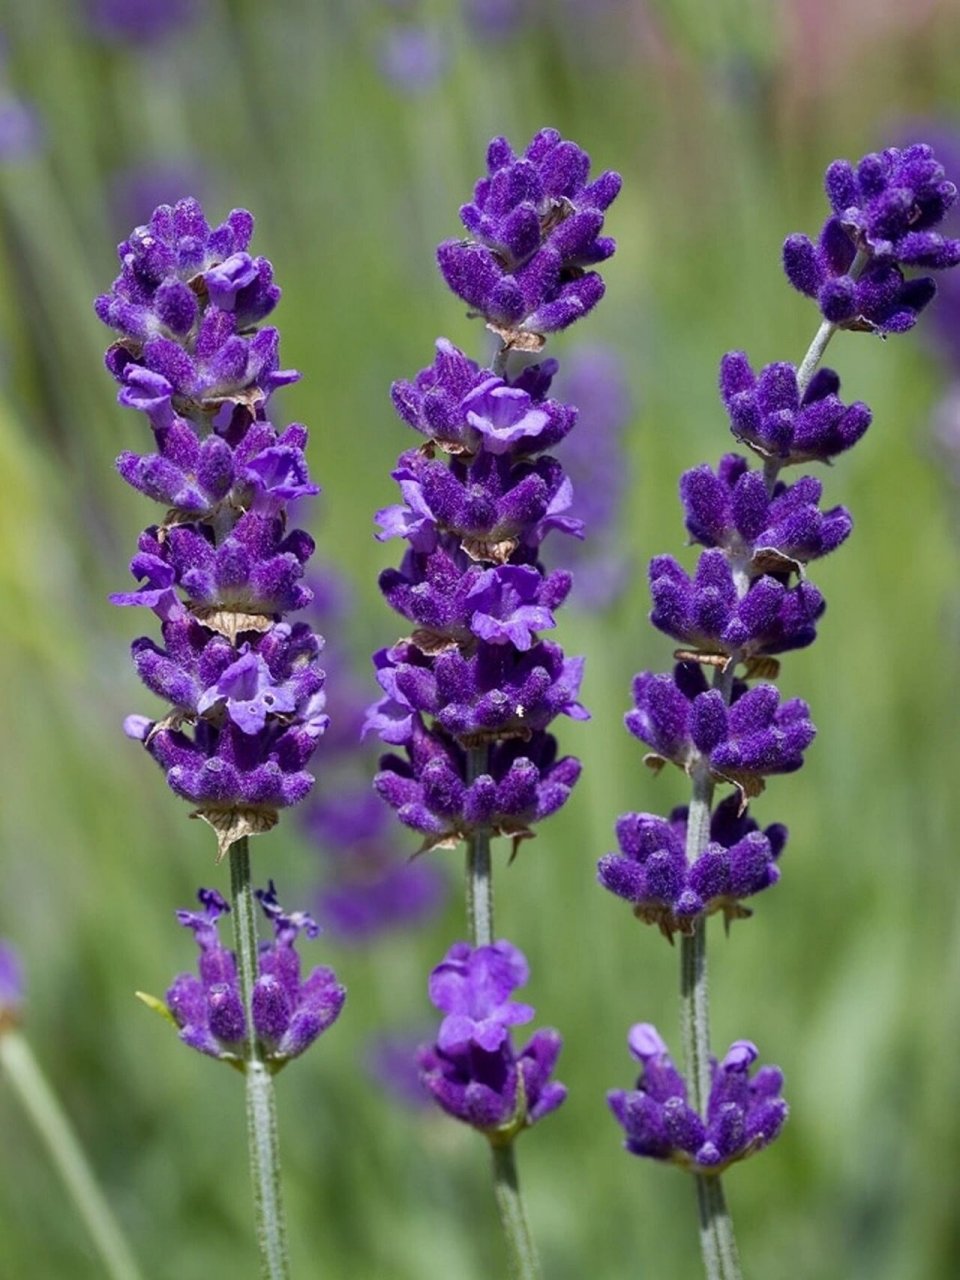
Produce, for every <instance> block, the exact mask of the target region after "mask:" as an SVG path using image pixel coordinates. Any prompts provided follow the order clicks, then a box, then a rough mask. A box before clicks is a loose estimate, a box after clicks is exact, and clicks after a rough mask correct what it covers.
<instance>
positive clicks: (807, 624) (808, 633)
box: [650, 549, 826, 662]
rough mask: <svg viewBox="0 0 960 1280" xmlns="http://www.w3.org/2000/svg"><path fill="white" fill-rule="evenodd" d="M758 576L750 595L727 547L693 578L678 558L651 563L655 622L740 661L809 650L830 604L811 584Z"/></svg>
mask: <svg viewBox="0 0 960 1280" xmlns="http://www.w3.org/2000/svg"><path fill="white" fill-rule="evenodd" d="M786 577H787V575H786V574H780V575H777V576H774V575H771V574H764V575H763V576H762V577H759V578H755V579H754V580H753V581H752V582H751V583H750V586H749V589H748V590H747V591H746V593H745V594H743V595H741V594H740V593H739V592H738V590H737V582H736V579H735V577H734V573H733V570H732V569H731V567H730V564H729V562H728V560H727V557H726V556H725V555H724V553H723V552H722V551H720V550H719V549H718V550H711V551H704V553H703V554H702V555H701V557H700V561H699V564H698V566H697V572H696V575H695V577H693V578H691V577H690V576H689V575H688V574H687V572H686V570H685V569H683V568H682V566H681V565H679V564H678V563H677V561H676V560H674V558H673V557H672V556H655V557H654V559H653V560H651V562H650V594H651V596H652V597H653V611H652V613H651V614H650V621H651V622H652V623H653V625H654V626H655V627H657V628H658V629H659V630H660V631H664V632H666V634H667V635H669V636H672V637H673V638H674V639H675V640H678V641H679V642H680V643H681V644H683V645H685V646H686V647H688V648H690V649H693V650H696V651H697V652H698V653H702V654H707V655H717V654H720V655H724V656H726V657H728V658H732V659H734V660H735V661H737V662H742V661H746V660H749V659H751V658H756V657H760V656H766V655H771V654H777V653H785V652H787V651H789V650H791V649H803V648H805V647H806V646H807V645H808V644H812V643H813V641H814V640H815V639H816V635H817V631H816V622H817V619H818V618H819V617H820V615H821V614H822V613H823V611H824V609H825V607H826V604H825V602H824V599H823V597H822V596H821V594H820V592H819V591H818V590H817V588H816V587H815V586H813V585H812V583H810V582H806V581H804V582H800V583H799V584H798V585H797V586H795V587H788V586H787V585H786V583H785V581H784V579H785V578H786Z"/></svg>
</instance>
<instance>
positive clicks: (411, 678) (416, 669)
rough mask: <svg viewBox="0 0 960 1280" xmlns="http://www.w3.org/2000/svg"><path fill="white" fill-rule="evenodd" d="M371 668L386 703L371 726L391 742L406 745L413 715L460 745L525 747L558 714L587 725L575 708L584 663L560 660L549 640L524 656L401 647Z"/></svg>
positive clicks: (481, 648) (495, 650)
mask: <svg viewBox="0 0 960 1280" xmlns="http://www.w3.org/2000/svg"><path fill="white" fill-rule="evenodd" d="M374 662H375V665H376V666H377V680H378V681H379V683H380V686H381V688H382V689H383V690H384V694H385V696H384V698H382V699H381V701H380V702H379V703H377V704H376V705H375V706H374V707H373V708H371V713H370V720H369V722H368V724H369V727H370V728H376V729H377V730H378V731H379V732H380V734H381V737H384V738H385V739H386V740H387V741H390V742H401V741H404V740H405V739H404V737H403V736H402V735H405V734H406V733H407V732H408V726H409V725H410V723H411V720H412V716H413V714H414V713H415V712H420V713H422V714H426V715H430V716H433V717H434V718H435V720H436V721H437V723H438V725H440V727H441V728H443V729H446V730H447V732H448V733H450V734H452V735H453V736H454V737H456V738H457V739H459V740H460V742H461V743H463V745H465V746H477V745H479V744H481V743H486V742H495V741H497V740H499V739H503V738H514V737H519V738H521V739H523V740H524V741H529V739H530V737H531V735H532V734H533V733H534V732H535V731H536V730H538V729H545V728H546V727H547V725H548V724H549V723H550V722H551V721H552V720H553V719H554V718H555V717H556V716H558V715H561V714H563V715H567V716H570V717H571V718H572V719H574V720H586V719H588V718H589V713H588V712H587V711H586V710H585V708H584V707H582V706H581V704H580V703H579V702H578V701H577V697H578V694H579V691H580V681H581V679H582V677H583V659H582V658H567V657H565V656H564V653H563V650H562V649H561V648H560V646H559V645H556V644H551V643H550V641H548V640H542V641H540V643H539V644H537V645H534V646H533V647H532V648H524V649H521V650H517V649H515V648H514V647H513V646H512V645H509V644H486V643H478V644H477V646H476V649H475V650H474V652H473V653H472V654H470V655H469V656H468V655H466V654H464V653H463V652H462V651H461V650H459V649H447V650H445V651H444V652H442V653H440V654H437V655H436V657H430V656H428V655H426V654H424V653H423V652H422V651H421V650H420V649H418V648H417V646H416V645H414V644H404V643H401V644H397V645H394V647H393V648H392V649H381V650H380V652H379V653H377V654H376V655H375V657H374ZM394 726H395V727H394Z"/></svg>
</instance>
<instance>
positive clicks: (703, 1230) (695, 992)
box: [680, 765, 741, 1280]
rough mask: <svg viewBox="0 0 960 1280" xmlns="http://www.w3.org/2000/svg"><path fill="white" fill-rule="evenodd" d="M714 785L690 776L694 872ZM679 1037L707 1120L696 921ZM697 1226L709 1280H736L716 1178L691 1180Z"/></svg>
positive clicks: (706, 1020)
mask: <svg viewBox="0 0 960 1280" xmlns="http://www.w3.org/2000/svg"><path fill="white" fill-rule="evenodd" d="M712 804H713V779H712V778H711V777H710V772H709V770H708V769H707V768H706V767H705V766H703V765H700V766H698V767H696V768H695V769H694V772H693V795H692V797H691V800H690V809H689V813H688V816H687V865H688V866H692V865H693V863H694V862H695V861H696V860H697V858H699V857H700V855H701V854H702V853H703V851H704V849H705V848H706V847H707V844H708V843H709V840H710V810H711V805H712ZM680 1032H681V1039H682V1043H683V1063H684V1070H685V1072H686V1076H687V1081H688V1084H689V1088H690V1105H691V1107H692V1108H693V1109H694V1111H696V1113H697V1114H698V1115H700V1116H704V1117H705V1116H706V1114H707V1106H708V1103H709V1101H710V1083H711V1081H710V992H709V985H708V975H707V922H706V919H705V918H701V919H699V920H698V921H697V923H696V926H695V928H694V931H693V933H692V934H691V935H689V937H688V936H684V937H683V938H682V939H681V943H680ZM694 1177H695V1180H696V1189H697V1210H698V1215H699V1221H700V1251H701V1253H702V1254H703V1266H704V1270H705V1272H706V1274H707V1280H740V1275H741V1272H740V1260H739V1256H738V1254H737V1243H736V1239H735V1237H734V1234H733V1220H732V1218H731V1217H730V1214H729V1212H728V1210H727V1206H726V1201H725V1198H724V1194H723V1185H722V1183H721V1181H720V1178H719V1176H718V1175H712V1176H704V1175H702V1174H695V1175H694Z"/></svg>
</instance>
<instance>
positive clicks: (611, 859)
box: [597, 795, 787, 939]
mask: <svg viewBox="0 0 960 1280" xmlns="http://www.w3.org/2000/svg"><path fill="white" fill-rule="evenodd" d="M686 839H687V809H686V807H685V806H684V807H682V808H678V809H674V810H673V812H672V813H671V814H670V817H669V818H666V819H664V818H658V817H656V816H655V815H654V814H652V813H626V814H624V815H623V816H622V817H621V818H619V819H618V821H617V841H618V843H619V845H620V853H608V854H607V855H606V857H604V858H601V859H600V861H599V863H598V864H597V878H598V880H599V881H600V883H601V884H602V885H603V887H604V888H605V889H609V890H610V892H611V893H614V894H616V895H617V897H619V898H625V899H626V900H627V901H628V902H630V903H632V904H633V911H634V915H635V916H636V917H637V919H638V920H642V921H643V922H644V923H645V924H654V925H656V926H657V927H658V928H659V929H660V931H661V933H663V934H664V936H665V937H667V938H671V939H672V937H673V934H674V933H677V932H679V933H683V934H689V933H691V932H692V930H693V928H694V925H695V924H696V922H697V920H698V919H700V918H702V917H703V916H706V915H712V914H713V913H714V912H718V911H721V912H723V916H724V920H725V922H726V923H727V924H729V922H730V921H731V920H742V919H745V918H747V917H748V916H750V915H751V914H752V912H751V911H750V910H749V909H748V908H747V907H745V906H744V905H743V901H742V900H743V899H744V898H749V897H752V896H753V895H754V894H756V893H760V892H761V891H762V890H763V889H766V888H769V886H770V885H773V884H776V883H777V881H778V880H779V879H780V871H779V869H778V867H777V860H778V859H779V857H780V854H781V853H782V852H783V848H784V845H785V844H786V840H787V829H786V827H783V826H781V825H780V824H779V823H776V824H774V825H772V826H769V827H767V828H766V830H765V831H762V832H761V831H760V829H759V827H758V826H757V824H756V823H755V822H754V821H753V819H752V818H750V817H749V816H748V815H747V812H746V810H742V811H741V807H740V800H739V797H738V796H736V795H732V796H728V797H727V799H726V800H724V801H723V802H722V803H721V804H719V805H718V806H717V808H716V809H715V810H714V813H713V816H712V819H711V823H710V841H709V843H708V844H707V846H706V848H705V849H704V850H703V852H702V853H701V854H699V855H698V857H697V858H696V859H695V860H694V861H693V863H692V864H690V865H688V864H687V857H686Z"/></svg>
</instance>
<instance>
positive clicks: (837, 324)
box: [599, 144, 960, 1280]
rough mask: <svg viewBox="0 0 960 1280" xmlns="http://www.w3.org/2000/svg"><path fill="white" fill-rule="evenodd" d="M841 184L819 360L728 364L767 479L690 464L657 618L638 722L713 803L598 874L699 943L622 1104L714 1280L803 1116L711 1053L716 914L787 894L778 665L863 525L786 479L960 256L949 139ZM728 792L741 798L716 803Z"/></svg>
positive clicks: (796, 741) (639, 1048)
mask: <svg viewBox="0 0 960 1280" xmlns="http://www.w3.org/2000/svg"><path fill="white" fill-rule="evenodd" d="M825 185H826V192H827V196H828V199H829V201H830V205H831V208H832V213H831V214H830V216H829V217H828V218H827V220H826V222H825V224H824V226H823V229H822V231H821V233H820V236H819V239H818V241H817V243H816V244H814V243H813V242H812V241H810V240H809V239H808V238H807V237H806V236H802V235H792V236H790V237H788V239H787V241H786V243H785V244H784V249H783V264H784V268H785V271H786V274H787V277H788V279H789V280H790V282H791V284H793V285H794V287H795V288H797V289H798V290H799V291H800V292H801V293H804V294H806V295H808V296H810V297H813V298H815V299H816V301H817V303H818V306H819V309H820V314H821V317H822V322H821V324H820V327H819V329H818V331H817V333H816V335H815V337H814V339H813V342H812V343H811V345H810V348H809V350H808V351H807V353H806V355H805V356H804V358H803V360H802V361H801V363H800V365H799V367H794V366H793V365H792V364H787V363H776V364H770V365H767V366H766V368H764V369H763V370H762V371H761V372H760V373H759V374H756V373H755V372H754V370H753V369H752V368H751V366H750V363H749V361H748V359H747V357H746V356H745V355H744V354H743V353H742V352H730V353H728V354H727V355H726V356H724V358H723V361H722V364H721V369H720V391H721V396H722V398H723V402H724V405H725V407H726V410H727V413H728V415H729V418H730V423H731V430H732V432H733V435H734V437H735V438H736V439H737V441H738V442H739V443H741V444H743V445H746V446H747V447H748V448H749V449H750V450H752V451H753V453H754V454H756V455H757V456H758V458H759V459H760V460H761V461H760V465H759V466H758V467H756V468H751V467H750V465H749V463H748V461H747V460H746V458H744V457H742V456H740V455H737V454H728V455H727V456H726V457H725V458H723V459H722V461H721V463H720V465H719V467H718V468H717V470H716V471H713V470H712V469H711V468H709V467H707V466H701V467H696V468H694V469H693V470H691V471H688V472H687V473H686V474H685V475H684V476H683V479H682V480H681V483H680V497H681V501H682V504H683V508H684V515H685V522H686V527H687V532H688V533H689V535H690V537H691V539H692V541H693V542H694V543H697V544H699V545H700V546H701V547H703V548H704V550H703V551H702V552H701V555H700V559H699V563H698V566H697V570H696V572H695V574H694V575H693V576H692V577H691V576H690V575H689V574H688V573H687V572H686V571H685V570H684V569H683V568H682V567H681V566H680V565H679V564H678V563H677V561H676V560H674V559H673V558H672V557H671V556H657V557H655V558H654V559H653V561H652V562H651V566H650V585H651V595H652V597H653V611H652V613H651V621H652V623H653V625H654V626H655V627H657V628H658V629H659V630H661V631H663V632H665V633H666V634H667V635H669V636H671V637H672V638H673V639H674V640H675V641H676V642H677V643H678V644H679V645H680V646H681V648H680V649H678V650H677V652H676V654H675V657H676V659H677V666H676V667H675V669H674V671H673V674H672V675H654V674H651V673H649V672H645V673H643V674H641V675H638V676H637V677H636V679H635V681H634V687H633V696H634V704H635V706H634V710H632V711H631V712H630V713H629V714H628V715H627V717H626V725H627V728H628V730H629V731H630V733H632V734H633V735H634V736H635V737H637V738H639V739H640V740H641V741H642V742H644V743H646V744H647V746H649V747H650V748H651V754H650V755H648V756H647V757H646V760H647V763H648V764H650V765H651V766H652V767H653V768H655V769H660V768H662V767H663V766H664V765H665V764H666V763H668V762H669V763H672V764H674V765H677V766H678V767H679V768H681V769H683V770H684V771H685V772H686V773H687V774H688V776H689V777H690V780H691V784H692V799H691V802H690V805H689V806H688V807H687V808H681V809H677V810H675V811H674V812H673V813H672V814H671V815H670V818H669V819H668V820H664V819H662V818H658V817H656V816H655V815H653V814H649V813H631V814H626V815H625V816H624V817H622V818H621V819H620V820H619V822H618V825H617V837H618V841H619V845H620V851H619V853H616V854H610V855H608V856H607V857H605V858H603V859H601V861H600V864H599V879H600V882H601V884H602V885H603V886H604V887H605V888H607V889H609V890H610V891H611V892H613V893H615V894H617V895H618V896H619V897H621V898H624V899H625V900H626V901H628V902H629V903H630V904H631V906H632V907H633V910H634V914H635V915H636V916H637V918H638V919H640V920H641V921H644V922H645V923H649V924H654V925H656V926H657V927H658V928H659V929H660V930H661V932H662V933H664V934H665V935H666V936H667V937H668V938H669V939H670V940H671V941H672V939H673V937H674V935H675V934H679V935H680V938H681V946H680V953H681V955H680V961H681V983H680V986H681V1041H682V1045H683V1059H684V1072H683V1073H681V1072H680V1071H678V1070H677V1068H676V1067H675V1066H674V1065H673V1062H672V1060H671V1058H670V1056H669V1052H668V1049H667V1046H666V1044H665V1042H664V1041H663V1040H662V1039H661V1037H660V1035H659V1033H658V1032H657V1031H656V1029H655V1028H653V1027H651V1026H650V1025H648V1024H639V1025H638V1026H636V1027H634V1028H633V1029H632V1031H631V1032H630V1036H629V1047H630V1050H631V1052H632V1054H633V1055H634V1056H635V1057H636V1058H637V1059H639V1061H640V1062H641V1064H642V1074H641V1076H640V1079H639V1080H638V1082H637V1085H636V1088H635V1089H634V1090H632V1091H626V1092H625V1091H623V1090H615V1091H613V1092H611V1093H610V1094H609V1095H608V1101H609V1104H610V1107H611V1110H612V1111H613V1114H614V1116H615V1117H616V1119H617V1121H618V1122H619V1123H620V1125H621V1126H622V1127H623V1129H624V1131H625V1133H626V1138H625V1142H624V1145H625V1147H626V1148H627V1150H628V1151H630V1152H632V1153H633V1154H635V1155H640V1156H647V1157H651V1158H653V1159H658V1160H664V1161H669V1162H672V1163H675V1164H678V1165H679V1166H680V1167H682V1168H684V1169H687V1170H688V1171H690V1172H691V1173H693V1175H694V1177H695V1180H696V1188H697V1199H698V1206H699V1218H700V1241H701V1249H702V1253H703V1259H704V1265H705V1268H706V1273H707V1275H708V1277H710V1280H716V1278H718V1277H722V1278H723V1280H733V1278H735V1277H739V1275H740V1265H739V1260H738V1254H737V1247H736V1242H735V1238H734V1233H733V1226H732V1222H731V1219H730V1215H729V1213H728V1211H727V1208H726V1204H725V1199H724V1192H723V1187H722V1183H721V1179H720V1175H721V1173H722V1172H723V1171H724V1170H725V1169H726V1168H728V1167H729V1166H730V1165H731V1164H733V1163H735V1162H736V1161H739V1160H742V1159H744V1158H746V1157H747V1156H750V1155H752V1154H754V1153H755V1152H756V1151H758V1150H760V1149H761V1148H763V1147H765V1146H766V1145H768V1143H770V1142H771V1141H773V1139H774V1138H776V1136H777V1134H778V1133H779V1132H780V1129H781V1127H782V1125H783V1122H784V1120H785V1119H786V1115H787V1106H786V1103H785V1102H784V1101H783V1099H782V1098H781V1096H780V1090H781V1086H782V1077H781V1074H780V1072H779V1070H778V1069H777V1068H775V1067H763V1068H761V1069H760V1070H758V1071H757V1072H756V1073H755V1074H754V1075H752V1076H751V1075H750V1068H751V1066H752V1065H753V1063H754V1061H755V1059H756V1057H757V1050H756V1048H755V1046H754V1045H752V1044H751V1043H750V1042H749V1041H737V1042H736V1043H735V1044H734V1045H732V1046H731V1048H730V1050H729V1051H728V1053H727V1054H726V1056H725V1057H724V1058H723V1059H722V1061H720V1062H719V1063H718V1062H717V1061H716V1060H715V1059H713V1058H712V1057H711V1053H710V1027H709V1006H708V995H707V951H706V921H707V918H708V916H710V915H712V914H722V915H723V916H724V920H725V923H729V922H730V921H731V920H735V919H742V918H745V917H747V916H749V915H750V914H751V912H750V910H749V909H748V908H747V907H746V906H745V905H744V900H745V899H748V898H751V897H752V896H753V895H755V894H757V893H759V892H761V891H762V890H763V889H765V888H767V887H768V886H770V885H772V884H774V883H776V881H777V880H778V879H779V874H780V873H779V866H778V859H779V857H780V854H781V853H782V850H783V848H784V845H785V842H786V836H787V833H786V830H785V828H783V827H782V826H779V825H773V826H769V827H767V828H766V829H765V830H764V831H761V830H760V829H759V828H758V825H757V823H756V822H755V821H754V820H753V819H752V818H751V817H750V816H749V813H748V803H749V801H750V800H752V799H753V798H754V797H756V796H758V795H759V794H760V793H761V792H762V791H763V789H764V787H765V785H766V779H767V778H768V777H771V776H774V775H776V774H779V773H790V772H792V771H794V770H796V769H799V768H800V767H801V765H802V764H803V759H804V752H805V751H806V749H807V747H808V746H809V745H810V743H811V742H812V741H813V737H814V733H815V730H814V726H813V724H812V722H811V720H810V715H809V710H808V708H807V705H806V703H805V702H804V701H803V700H802V699H800V698H791V699H788V700H781V698H780V695H779V693H778V691H777V689H776V687H775V686H774V685H773V684H771V683H767V681H770V680H772V679H774V678H775V677H776V675H777V673H778V671H779V656H778V655H780V654H783V653H786V652H789V651H791V650H794V649H799V648H803V647H805V646H807V645H809V644H811V643H812V642H813V640H814V639H815V638H816V628H817V623H818V621H819V618H820V616H821V615H822V613H823V609H824V601H823V598H822V596H821V594H820V592H819V591H818V590H817V589H816V587H814V586H813V584H812V583H811V582H810V581H809V579H808V577H807V566H808V565H809V564H810V562H811V561H813V560H816V559H818V558H819V557H821V556H824V555H827V554H829V553H830V552H831V551H833V550H835V549H836V548H837V547H839V546H840V545H841V543H843V542H844V541H845V540H846V538H847V537H848V536H849V534H850V531H851V529H852V520H851V518H850V515H849V513H848V512H847V511H846V510H845V509H844V508H843V507H834V508H832V509H830V510H827V511H824V510H822V509H821V507H820V497H821V486H820V482H819V481H818V480H816V479H815V478H814V477H812V476H802V477H801V478H800V479H799V480H796V481H794V482H793V483H792V484H788V483H786V482H785V481H783V480H781V479H780V472H781V470H782V469H783V468H785V467H788V466H792V465H797V464H801V463H809V462H824V463H830V462H832V460H833V459H834V458H835V457H836V456H837V455H839V454H840V453H842V452H843V451H845V450H846V449H849V448H850V447H851V446H853V445H854V444H856V442H857V441H858V440H859V439H860V438H861V437H862V436H863V434H864V432H865V431H866V429H867V427H868V426H869V425H870V420H871V414H870V410H869V409H868V408H867V406H866V405H864V404H861V403H854V404H851V405H845V404H844V403H843V402H842V401H841V400H840V398H839V389H840V383H839V379H838V377H837V375H836V374H835V373H834V372H833V371H832V370H830V369H826V368H819V365H820V361H821V359H822V357H823V354H824V351H825V350H826V347H827V344H828V343H829V342H830V340H831V339H832V337H833V335H834V334H835V333H836V332H837V330H838V329H847V330H853V331H861V332H871V333H876V334H879V335H880V336H886V335H887V334H889V333H900V332H904V331H906V330H907V329H909V328H911V327H912V326H913V325H914V324H915V323H916V320H917V318H918V316H919V314H920V312H921V311H922V310H923V309H924V308H925V307H926V306H927V304H928V303H929V302H930V300H931V299H932V297H933V295H934V292H935V285H934V282H933V280H932V279H931V278H930V277H928V276H920V277H907V276H906V275H905V273H904V268H905V267H906V268H910V267H927V268H934V269H940V270H942V269H945V268H949V267H953V266H956V265H957V264H958V263H960V240H951V239H949V238H945V237H943V236H942V235H941V234H940V233H939V232H938V231H936V230H935V228H936V227H937V226H938V225H939V223H940V222H941V221H942V219H943V217H944V215H945V213H946V211H947V210H948V209H949V207H950V205H951V204H952V203H953V201H954V199H955V197H956V187H955V186H954V185H953V183H951V182H948V181H947V180H946V177H945V174H944V171H943V168H942V166H941V165H940V164H939V163H938V162H937V160H936V158H935V157H934V155H933V151H932V149H931V148H930V147H929V146H925V145H920V144H918V145H914V146H909V147H906V148H904V149H902V150H899V149H897V148H889V149H887V150H886V151H884V152H881V153H879V154H875V155H868V156H865V157H864V158H863V159H862V160H861V161H860V162H859V163H858V165H857V166H856V167H855V168H854V167H853V166H851V165H850V164H848V163H847V162H846V161H836V162H835V163H833V164H832V165H830V167H829V168H828V170H827V173H826V184H825ZM710 671H712V673H713V679H712V681H710V682H708V679H707V676H706V674H705V672H710ZM755 679H759V680H760V682H759V683H756V684H752V685H751V684H750V682H751V681H752V680H755ZM723 786H726V787H731V788H733V791H732V794H731V795H730V796H728V797H727V798H726V799H724V800H723V801H722V802H721V803H720V804H719V805H718V806H717V808H716V809H715V810H714V809H713V798H714V793H715V791H716V789H717V788H718V787H723Z"/></svg>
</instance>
